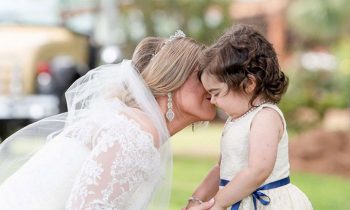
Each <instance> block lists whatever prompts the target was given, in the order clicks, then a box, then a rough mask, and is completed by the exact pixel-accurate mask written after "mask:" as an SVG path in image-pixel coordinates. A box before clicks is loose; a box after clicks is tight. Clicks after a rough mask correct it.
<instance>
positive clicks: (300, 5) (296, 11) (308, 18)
mask: <svg viewBox="0 0 350 210" xmlns="http://www.w3.org/2000/svg"><path fill="white" fill-rule="evenodd" d="M349 11H350V4H349V1H348V0H307V1H305V0H295V1H293V2H292V3H291V5H290V7H289V8H288V20H289V23H290V25H291V27H292V28H293V29H294V30H295V31H296V32H297V33H298V35H299V36H300V37H301V38H302V40H303V41H304V43H303V44H305V43H315V44H328V43H330V42H332V41H334V40H337V39H339V38H340V37H342V36H344V34H346V33H349V30H350V25H349V21H350V13H349Z"/></svg>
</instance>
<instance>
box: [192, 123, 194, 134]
mask: <svg viewBox="0 0 350 210" xmlns="http://www.w3.org/2000/svg"><path fill="white" fill-rule="evenodd" d="M192 133H194V123H192Z"/></svg>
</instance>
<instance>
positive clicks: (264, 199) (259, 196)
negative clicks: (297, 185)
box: [220, 177, 290, 210]
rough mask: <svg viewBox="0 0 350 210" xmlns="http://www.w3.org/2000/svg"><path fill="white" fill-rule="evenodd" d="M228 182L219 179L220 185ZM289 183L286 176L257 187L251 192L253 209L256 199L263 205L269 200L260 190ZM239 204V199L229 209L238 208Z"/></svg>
mask: <svg viewBox="0 0 350 210" xmlns="http://www.w3.org/2000/svg"><path fill="white" fill-rule="evenodd" d="M229 182H230V181H228V180H225V179H220V186H226V185H227V183H229ZM289 183H290V179H289V177H287V178H284V179H280V180H277V181H274V182H271V183H268V184H265V185H263V186H261V187H259V188H258V189H257V190H255V191H254V192H253V193H252V196H253V203H254V209H255V210H257V208H256V200H258V201H259V202H260V203H261V204H262V205H264V206H267V205H269V204H270V202H271V200H270V198H269V196H267V195H266V194H264V193H262V192H260V191H261V190H271V189H274V188H278V187H282V186H284V185H287V184H289ZM240 205H241V201H238V202H237V203H235V204H233V205H232V207H231V210H238V209H239V206H240Z"/></svg>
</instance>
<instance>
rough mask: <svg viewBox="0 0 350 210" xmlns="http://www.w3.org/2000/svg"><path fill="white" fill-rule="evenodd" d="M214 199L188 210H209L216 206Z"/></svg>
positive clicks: (184, 209)
mask: <svg viewBox="0 0 350 210" xmlns="http://www.w3.org/2000/svg"><path fill="white" fill-rule="evenodd" d="M214 203H215V202H214V198H213V199H211V200H210V201H207V202H203V203H202V204H199V205H196V206H192V207H190V208H188V209H187V210H208V209H210V208H211V207H212V206H213V205H214ZM182 210H186V208H183V209H182Z"/></svg>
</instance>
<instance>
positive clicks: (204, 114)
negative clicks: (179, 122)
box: [175, 71, 216, 121]
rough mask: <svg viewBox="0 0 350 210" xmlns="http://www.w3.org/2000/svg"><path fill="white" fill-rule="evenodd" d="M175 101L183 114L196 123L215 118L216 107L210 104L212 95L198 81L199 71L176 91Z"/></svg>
mask: <svg viewBox="0 0 350 210" xmlns="http://www.w3.org/2000/svg"><path fill="white" fill-rule="evenodd" d="M175 100H176V102H177V106H178V107H179V109H180V110H181V112H182V113H183V114H184V115H186V116H188V117H190V118H192V119H194V121H210V120H213V119H214V118H215V115H216V110H215V106H213V105H212V104H211V103H210V95H209V94H208V93H207V92H206V91H205V89H204V87H203V85H202V83H201V82H200V80H199V79H198V77H197V71H195V72H193V73H192V74H191V75H190V76H189V78H188V79H187V81H186V82H185V83H184V84H183V85H182V86H181V88H180V89H179V91H176V93H175Z"/></svg>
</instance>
